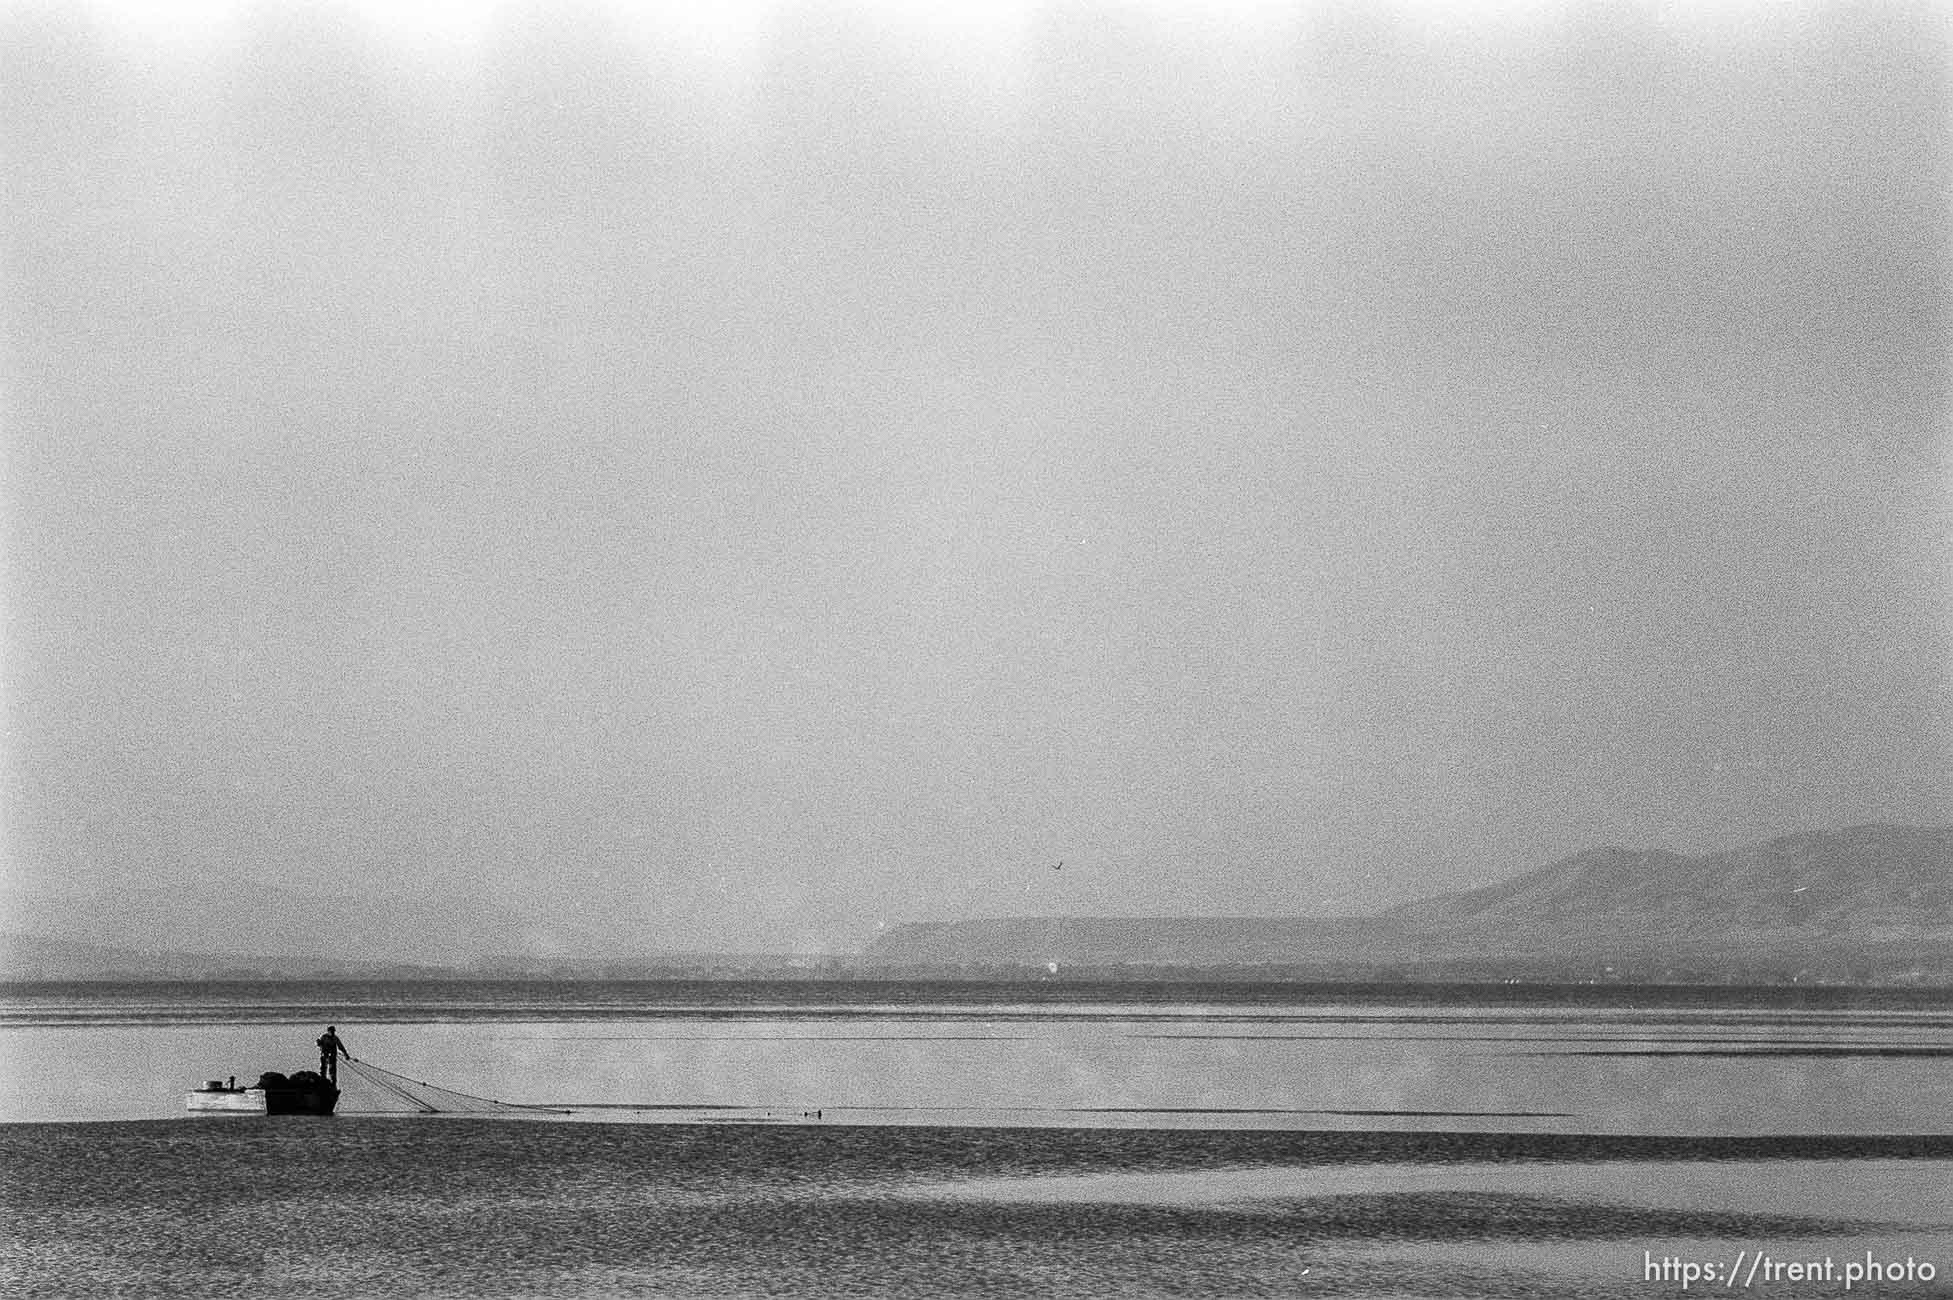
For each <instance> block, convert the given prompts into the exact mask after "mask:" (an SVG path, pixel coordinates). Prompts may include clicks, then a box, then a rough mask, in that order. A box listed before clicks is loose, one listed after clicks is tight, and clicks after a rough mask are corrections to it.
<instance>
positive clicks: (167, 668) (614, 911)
mask: <svg viewBox="0 0 1953 1300" xmlns="http://www.w3.org/2000/svg"><path fill="white" fill-rule="evenodd" d="M389 8H390V7H388V6H383V5H372V6H368V7H364V8H362V7H359V6H356V5H351V4H332V3H326V4H316V5H303V6H302V5H298V4H293V3H267V4H259V5H255V6H251V5H230V4H224V3H221V2H219V0H211V2H210V3H205V4H183V5H173V6H162V7H157V6H141V5H122V6H101V5H97V6H94V7H90V6H89V5H86V4H48V5H34V4H28V3H19V2H17V0H14V2H10V3H8V4H6V5H4V6H0V63H3V66H0V141H3V142H4V156H0V223H3V224H0V233H3V234H4V246H3V248H0V251H4V258H5V261H4V277H5V278H4V298H3V299H0V301H3V302H4V320H0V326H3V327H4V338H5V349H6V351H5V371H4V406H0V418H3V419H4V426H0V428H3V429H4V447H0V457H3V459H0V470H3V471H4V479H3V480H0V504H4V511H5V530H4V552H3V554H0V580H3V581H4V588H3V589H0V594H3V595H4V601H5V618H4V633H3V634H0V635H3V636H4V641H3V642H0V668H3V669H4V677H3V678H0V707H3V708H4V744H5V748H4V755H3V758H4V787H3V789H4V800H0V855H3V856H4V872H5V881H6V885H7V887H8V888H9V889H10V890H12V891H15V892H16V893H19V892H22V891H27V892H35V891H39V892H46V891H69V892H73V891H87V890H97V889H115V888H120V887H128V886H131V885H136V884H144V885H156V884H166V885H196V884H205V885H209V884H221V883H223V882H225V881H228V880H236V879H239V878H249V879H251V880H252V881H254V882H258V883H268V884H274V885H292V886H298V887H303V888H306V889H312V890H318V891H322V892H342V893H365V894H380V893H386V892H389V891H397V890H401V889H408V888H413V889H428V890H435V891H440V890H449V891H455V892H467V893H472V894H477V895H481V896H485V897H489V898H492V899H493V900H495V901H497V902H499V903H502V904H504V905H507V906H509V907H511V908H514V909H517V910H518V911H521V912H523V913H524V914H526V915H535V916H549V917H557V918H564V919H566V920H567V921H582V922H585V923H588V924H590V925H593V926H597V927H599V928H601V927H604V926H608V927H611V932H612V933H623V934H628V935H630V936H633V941H642V942H643V943H645V944H646V945H648V946H654V947H667V948H719V949H732V948H766V949H771V950H799V951H820V950H845V949H847V948H850V947H852V946H855V945H858V944H859V943H861V942H863V941H865V940H866V939H868V938H869V937H871V936H872V935H873V934H874V933H875V932H876V931H877V929H878V928H879V927H881V926H886V925H893V924H897V923H899V922H902V921H910V920H950V919H958V918H963V917H986V916H1012V915H1050V914H1121V915H1204V914H1220V915H1333V914H1339V913H1348V912H1353V911H1361V910H1366V909H1369V908H1374V907H1378V906H1382V905H1385V904H1389V903H1393V902H1396V901H1401V900H1404V899H1408V898H1412V897H1416V896H1419V895H1423V894H1427V893H1432V892H1436V891H1440V890H1448V889H1456V888H1463V887H1467V886H1472V885H1477V884H1482V883H1485V882H1487V881H1490V880H1494V879H1498V878H1501V877H1504V876H1507V875H1510V874H1513V873H1516V872H1519V871H1523V870H1529V869H1531V868H1534V867H1537V866H1541V865H1544V864H1545V863H1547V862H1549V861H1552V860H1554V859H1556V858H1558V857H1561V856H1564V855H1567V854H1570V853H1574V852H1577V851H1580V850H1583V849H1587V848H1591V847H1595V846H1599V845H1606V844H1615V845H1623V846H1632V847H1646V848H1667V849H1671V850H1676V851H1680V852H1691V853H1694V852H1708V851H1714V850H1719V849H1723V848H1729V847H1734V846H1737V845H1740V844H1743V843H1747V842H1752V841H1755V840H1760V839H1764V838H1767V837H1771V836H1775V835H1781V834H1788V833H1792V832H1796V831H1801V830H1810V829H1817V828H1822V827H1832V826H1841V825H1851V824H1857V823H1862V822H1873V821H1885V822H1900V823H1913V824H1928V823H1943V822H1947V821H1953V673H1950V672H1949V668H1953V654H1950V651H1953V590H1950V588H1949V575H1950V574H1953V506H1950V505H1949V480H1950V478H1953V458H1950V457H1953V452H1950V451H1949V440H1948V412H1949V409H1953V406H1950V403H1953V393H1950V390H1949V362H1948V357H1949V347H1948V344H1949V335H1948V309H1947V287H1948V285H1947V272H1948V239H1947V235H1948V207H1947V202H1948V194H1949V184H1948V182H1949V169H1948V129H1947V122H1948V120H1949V119H1948V111H1947V110H1948V107H1949V104H1948V85H1949V80H1948V72H1949V67H1950V66H1953V65H1950V64H1949V48H1953V47H1950V43H1949V37H1950V35H1953V20H1949V17H1948V15H1947V13H1946V11H1945V10H1943V9H1938V8H1935V7H1933V6H1927V5H1916V6H1908V5H1903V4H1879V3H1784V4H1761V3H1754V4H1751V3H1742V2H1741V0H1737V2H1735V3H1720V4H1708V5H1654V4H1633V3H1626V2H1624V0H1623V2H1619V3H1612V2H1610V3H1578V4H1576V3H1560V2H1555V0H1540V2H1538V3H1531V4H1517V3H1514V4H1504V5H1501V4H1480V5H1477V6H1471V7H1460V6H1443V5H1436V4H1424V3H1417V2H1416V0H1404V2H1402V3H1396V4H1384V3H1363V2H1361V0H1357V2H1353V3H1352V2H1340V3H1328V4H1313V5H1310V4H1305V5H1300V6H1285V5H1279V4H1255V3H1237V4H1232V5H1201V4H1192V3H1180V4H1174V3H1168V2H1164V0H1161V2H1157V3H1151V4H1147V3H1097V4H1086V3H1051V4H1029V3H1026V4H1019V5H1015V6H1011V5H974V4H973V5H969V6H965V7H951V6H921V5H910V6H905V5H901V4H897V3H893V2H892V0H882V2H881V3H871V2H869V0H863V2H862V3H843V2H842V0H814V2H809V3H798V4H795V3H785V2H782V3H757V2H756V3H747V4H743V5H742V4H737V3H734V4H727V5H717V6H712V7H711V8H710V11H709V12H705V11H704V8H703V7H685V6H673V7H671V8H669V9H662V10H660V9H645V8H643V7H640V6H629V7H627V6H622V5H615V6H611V5H606V4H603V3H587V2H586V3H582V4H580V5H569V6H564V5H555V4H552V5H535V6H533V7H526V8H525V7H523V6H520V5H512V6H507V7H503V8H500V9H494V10H490V9H487V8H480V7H474V6H470V5H466V4H459V3H457V4H451V5H447V6H432V7H427V8H415V9H414V11H413V17H412V18H411V19H401V18H399V17H397V16H394V15H392V14H390V13H389ZM1060 863H1062V864H1063V865H1062V868H1060V867H1059V866H1058V865H1057V864H1060Z"/></svg>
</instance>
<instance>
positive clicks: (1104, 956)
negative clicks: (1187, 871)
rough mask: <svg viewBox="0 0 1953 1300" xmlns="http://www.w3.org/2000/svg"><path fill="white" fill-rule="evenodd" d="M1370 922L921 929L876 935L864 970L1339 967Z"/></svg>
mask: <svg viewBox="0 0 1953 1300" xmlns="http://www.w3.org/2000/svg"><path fill="white" fill-rule="evenodd" d="M1367 926H1368V922H1366V921H1364V920H1362V919H1350V920H1321V919H1316V918H1310V917H1254V916H1185V917H1100V916H1068V917H1051V916H1045V917H1014V918H1003V919H998V920H985V921H923V922H915V923H911V924H908V925H899V926H896V927H894V928H893V929H891V930H889V931H888V932H887V933H885V934H883V935H881V936H880V937H879V938H877V939H876V940H875V942H874V943H873V944H872V945H871V946H870V947H869V949H868V951H867V953H866V954H865V956H866V959H867V960H868V961H870V962H876V963H885V964H887V965H891V966H902V965H918V966H920V965H951V966H980V965H997V964H1002V965H1022V966H1043V965H1048V964H1049V963H1051V962H1058V963H1061V964H1063V965H1092V966H1100V965H1115V964H1119V963H1129V964H1130V963H1140V964H1148V965H1165V966H1173V965H1182V966H1184V965H1244V964H1248V965H1251V964H1256V963H1264V962H1289V961H1298V960H1311V961H1315V960H1319V961H1332V960H1340V959H1342V958H1344V957H1347V956H1349V955H1350V954H1351V953H1353V952H1357V951H1360V950H1361V949H1362V947H1363V943H1362V939H1363V933H1364V931H1365V929H1366V927H1367Z"/></svg>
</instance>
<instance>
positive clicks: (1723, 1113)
mask: <svg viewBox="0 0 1953 1300" xmlns="http://www.w3.org/2000/svg"><path fill="white" fill-rule="evenodd" d="M948 992H949V993H953V994H954V995H955V1000H949V998H948V997H946V994H945V990H942V989H939V988H931V987H929V986H904V985H850V986H843V987H840V988H828V987H823V986H819V985H793V984H770V985H769V984H747V985H735V986H717V987H715V986H682V985H614V984H570V985H535V984H520V983H509V984H495V983H480V984H452V985H401V984H346V985H310V984H291V985H234V986H225V985H189V986H157V985H149V986H143V985H128V986H114V987H90V986H86V985H65V986H64V985H52V986H41V987H20V986H16V987H15V988H13V989H12V990H9V991H7V992H6V993H5V994H4V996H0V1121H48V1120H100V1119H161V1118H168V1117H173V1116H177V1115H180V1114H181V1113H182V1112H183V1096H182V1094H183V1092H184V1090H185V1089H187V1088H191V1087H194V1086H196V1084H197V1082H198V1081H200V1080H202V1079H205V1078H211V1077H221V1076H228V1075H237V1076H240V1077H242V1078H246V1079H251V1078H255V1077H256V1076H257V1074H258V1073H260V1072H261V1071H264V1070H269V1069H278V1070H283V1071H287V1072H289V1071H291V1070H294V1069H298V1068H301V1067H305V1066H309V1065H310V1064H311V1063H312V1062H313V1061H315V1060H316V1053H315V1052H314V1051H313V1050H312V1048H311V1043H312V1040H313V1038H314V1037H316V1036H317V1034H318V1033H319V1032H320V1030H321V1029H322V1028H323V1027H324V1024H325V1023H326V1022H327V1021H331V1022H333V1023H335V1024H337V1025H338V1026H339V1029H340V1031H341V1034H342V1036H343V1037H344V1038H345V1039H346V1040H347V1042H348V1044H349V1045H350V1047H351V1050H352V1051H353V1052H354V1053H355V1054H356V1055H357V1056H359V1057H361V1058H362V1059H365V1060H370V1061H372V1062H374V1063H376V1064H379V1065H382V1066H385V1067H387V1068H388V1069H391V1070H395V1071H398V1072H400V1073H403V1074H406V1075H408V1076H410V1077H412V1078H415V1079H419V1080H425V1081H427V1082H429V1083H433V1084H437V1085H441V1086H444V1087H450V1088H454V1089H458V1090H460V1091H462V1092H467V1093H472V1094H476V1095H480V1096H485V1097H492V1098H499V1099H503V1100H507V1101H516V1102H522V1103H529V1104H536V1105H550V1106H570V1107H577V1108H583V1110H584V1114H585V1116H586V1117H595V1118H602V1119H605V1120H607V1121H617V1120H624V1119H632V1120H642V1121H646V1122H652V1121H657V1122H673V1121H678V1122H696V1121H702V1120H717V1121H725V1120H728V1119H743V1120H754V1121H770V1122H801V1120H802V1118H803V1116H804V1115H805V1113H806V1112H810V1111H819V1112H820V1115H821V1117H822V1120H823V1121H824V1122H825V1121H846V1122H851V1123H877V1124H887V1123H926V1124H932V1125H935V1124H983V1125H996V1124H1011V1125H1020V1124H1021V1125H1036V1126H1077V1125H1096V1126H1136V1127H1146V1128H1159V1127H1197V1128H1203V1129H1205V1128H1216V1127H1246V1128H1272V1129H1324V1128H1332V1129H1334V1128H1343V1129H1366V1130H1367V1129H1413V1130H1437V1131H1480V1132H1562V1133H1619V1134H1688V1135H1720V1134H1821V1133H1833V1134H1860V1133H1866V1134H1871V1133H1885V1134H1946V1133H1953V1009H1949V1008H1947V1007H1933V1006H1930V1005H1919V1004H1917V1003H1914V1004H1911V1005H1907V1004H1905V1003H1896V1004H1894V1005H1884V1006H1878V1005H1869V1006H1867V1005H1859V1006H1848V1007H1822V1006H1819V1007H1813V1006H1776V1007H1769V1006H1756V1005H1743V1004H1740V1003H1737V1002H1734V1001H1731V1002H1729V1003H1727V1004H1725V1005H1715V1004H1714V1003H1713V1002H1710V1001H1708V1000H1707V999H1706V998H1704V997H1702V996H1700V995H1698V997H1697V999H1696V1001H1695V1003H1694V1004H1693V1005H1671V1006H1638V1007H1637V1006H1621V1005H1584V1006H1583V1005H1567V1004H1565V1003H1563V1002H1551V1001H1548V1002H1540V1001H1534V1002H1532V1003H1530V1004H1528V1003H1526V1002H1524V1001H1520V1000H1517V999H1516V998H1515V999H1514V1000H1510V1001H1507V1002H1506V1003H1504V1004H1502V1005H1484V1004H1482V1003H1481V1004H1473V1003H1469V1002H1467V1003H1459V1002H1456V1001H1447V1000H1428V999H1427V1000H1425V1001H1421V1002H1417V1003H1410V1004H1406V1003H1404V1002H1402V1001H1399V1002H1398V1003H1396V1004H1392V1003H1390V1002H1387V1001H1380V1000H1375V999H1365V1000H1362V1001H1354V1000H1340V1001H1339V1000H1337V999H1336V997H1334V996H1325V995H1310V994H1307V993H1305V992H1296V991H1286V992H1285V991H1283V990H1280V989H1274V988H1266V987H1263V988H1256V987H1253V986H1247V987H1236V988H1232V989H1223V990H1219V991H1218V992H1210V993H1209V994H1208V995H1207V997H1206V1000H1203V1001H1194V1000H1193V996H1194V995H1193V994H1192V993H1190V992H1189V990H1187V989H1185V988H1178V989H1166V990H1154V991H1149V992H1150V993H1151V996H1147V997H1135V996H1134V993H1133V991H1132V990H1129V989H1121V988H1119V987H1117V986H1090V987H1087V988H1085V989H1083V990H1080V991H1079V992H1078V993H1077V994H1076V995H1073V994H1072V993H1071V992H1070V991H1068V990H1066V989H1064V988H1062V987H1057V988H1046V989H1042V990H1034V992H1035V993H1036V1000H1031V999H1030V998H1029V997H1028V996H1027V994H1026V991H1024V990H1013V989H1010V988H1007V987H1005V988H999V989H995V990H992V991H990V992H989V993H988V994H986V995H983V996H978V995H976V994H973V993H972V992H971V991H970V990H950V991H948ZM1597 996H1599V997H1609V996H1612V997H1618V996H1619V995H1618V994H1611V995H1610V994H1607V993H1602V994H1599V995H1597ZM1725 996H1726V995H1725ZM347 1092H348V1096H347V1099H346V1101H345V1103H344V1105H345V1109H346V1111H347V1113H348V1114H349V1115H350V1114H354V1113H358V1112H359V1111H361V1110H372V1109H376V1108H381V1107H383V1106H385V1105H386V1104H388V1103H387V1100H386V1098H385V1097H384V1096H383V1095H380V1094H377V1093H372V1092H370V1091H369V1090H364V1089H362V1088H360V1087H358V1086H357V1085H356V1084H354V1083H352V1082H350V1081H348V1082H347Z"/></svg>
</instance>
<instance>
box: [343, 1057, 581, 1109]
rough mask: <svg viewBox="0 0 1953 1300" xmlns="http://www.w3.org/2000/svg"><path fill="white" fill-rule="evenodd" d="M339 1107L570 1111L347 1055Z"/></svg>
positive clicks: (344, 1063)
mask: <svg viewBox="0 0 1953 1300" xmlns="http://www.w3.org/2000/svg"><path fill="white" fill-rule="evenodd" d="M339 1111H340V1113H341V1114H360V1115H531V1116H543V1115H568V1114H570V1113H571V1112H570V1111H568V1110H566V1109H564V1108H563V1107H561V1106H525V1105H523V1104H522V1103H520V1102H513V1101H496V1100H494V1099H493V1098H491V1097H476V1096H474V1095H472V1094H470V1093H465V1092H456V1091H455V1090H454V1089H453V1088H442V1087H439V1086H437V1085H435V1084H432V1083H425V1082H423V1081H421V1080H419V1079H410V1078H408V1077H407V1076H406V1075H404V1074H396V1073H394V1072H393V1071H392V1070H386V1069H382V1068H381V1067H379V1066H377V1065H374V1064H373V1063H372V1062H371V1061H360V1060H354V1059H352V1058H347V1059H346V1060H345V1061H344V1062H343V1063H342V1065H341V1067H340V1070H339Z"/></svg>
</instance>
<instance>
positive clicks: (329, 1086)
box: [188, 1070, 339, 1115]
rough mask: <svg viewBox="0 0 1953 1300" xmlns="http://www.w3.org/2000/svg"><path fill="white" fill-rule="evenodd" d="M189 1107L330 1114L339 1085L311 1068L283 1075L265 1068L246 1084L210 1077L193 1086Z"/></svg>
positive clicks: (220, 1111) (210, 1112)
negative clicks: (248, 1084) (198, 1086)
mask: <svg viewBox="0 0 1953 1300" xmlns="http://www.w3.org/2000/svg"><path fill="white" fill-rule="evenodd" d="M188 1100H189V1108H190V1109H191V1110H192V1111H196V1112H198V1113H199V1114H206V1115H330V1114H332V1108H333V1107H334V1106H337V1105H338V1104H339V1089H338V1088H337V1087H336V1086H334V1084H333V1082H332V1081H331V1080H330V1079H328V1078H326V1077H325V1076H324V1075H322V1074H319V1073H318V1072H317V1071H314V1070H300V1071H299V1072H298V1073H297V1074H291V1075H285V1074H280V1073H278V1072H277V1071H276V1070H268V1071H266V1072H265V1073H263V1074H261V1075H259V1076H258V1081H257V1083H255V1084H253V1085H252V1086H250V1087H248V1088H240V1087H238V1086H237V1081H236V1079H234V1078H233V1079H230V1080H223V1079H210V1080H207V1081H205V1083H204V1085H203V1087H201V1088H192V1089H191V1090H190V1093H189V1098H188Z"/></svg>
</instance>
